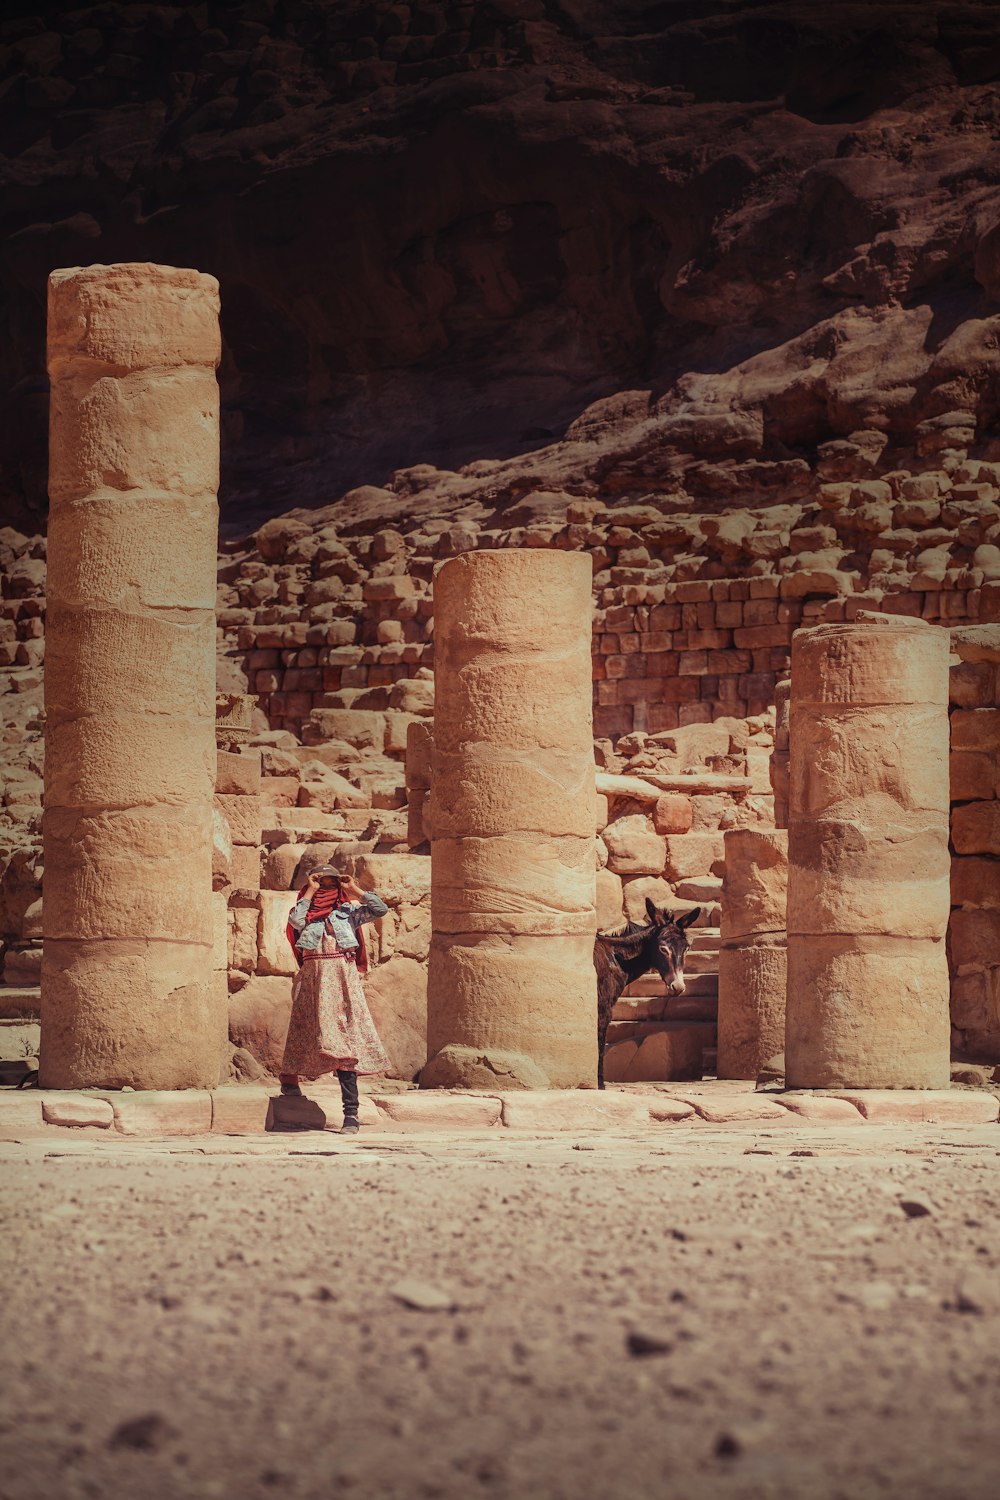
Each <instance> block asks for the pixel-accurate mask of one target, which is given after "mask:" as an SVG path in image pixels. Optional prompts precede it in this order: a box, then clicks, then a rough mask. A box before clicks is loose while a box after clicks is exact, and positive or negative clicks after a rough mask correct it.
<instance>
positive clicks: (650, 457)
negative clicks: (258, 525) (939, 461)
mask: <svg viewBox="0 0 1000 1500" xmlns="http://www.w3.org/2000/svg"><path fill="white" fill-rule="evenodd" d="M6 15H7V19H6V21H5V22H4V23H3V26H2V28H0V37H2V41H3V59H2V71H3V80H2V84H0V119H2V133H3V152H4V155H3V158H2V160H0V169H2V184H3V195H2V213H0V234H2V240H0V265H2V274H3V282H4V287H5V290H4V293H3V301H2V307H0V315H2V323H3V331H4V338H3V340H2V348H0V385H2V391H3V399H4V403H5V407H6V413H5V415H6V416H7V418H8V422H7V423H6V427H7V431H8V437H7V439H6V441H5V448H4V451H3V453H2V459H3V479H2V485H3V489H2V493H3V504H4V506H5V507H6V508H7V509H9V510H10V512H11V515H12V516H13V517H14V518H15V519H17V520H19V521H20V522H21V523H22V524H23V523H24V521H25V518H26V516H29V517H30V511H31V510H32V509H34V510H35V511H36V512H39V513H40V511H41V509H42V508H43V506H44V488H45V485H44V475H45V443H44V434H45V406H46V394H45V380H44V290H45V280H46V276H47V274H48V272H49V271H50V270H51V269H52V268H54V267H56V266H60V265H72V264H78V263H81V262H90V261H115V260H128V259H140V260H157V261H166V262H175V263H180V264H185V265H195V266H197V267H199V268H200V269H202V270H205V271H210V272H212V273H214V274H215V275H216V276H218V278H219V280H220V282H221V284H222V292H223V323H224V332H225V340H226V354H225V360H224V365H223V368H222V371H221V380H222V388H223V402H224V408H225V414H226V416H225V440H224V452H225V485H224V495H223V500H224V505H225V506H226V508H227V512H228V515H229V517H230V519H231V522H232V524H233V525H234V526H235V527H239V526H242V527H243V528H244V529H246V526H247V524H248V522H250V521H253V522H258V521H259V520H260V519H261V518H262V517H263V516H264V515H266V514H274V513H278V512H280V511H283V510H287V509H288V508H289V507H290V506H292V505H303V504H304V505H309V506H312V505H319V504H324V503H328V502H331V501H334V500H336V499H337V498H338V497H339V496H340V495H341V494H342V493H343V492H344V491H345V490H347V489H348V488H350V487H351V486H355V485H358V484H361V483H373V484H379V485H382V484H384V483H385V482H386V480H387V479H389V476H390V475H391V474H392V472H393V471H394V470H396V469H400V468H408V469H412V468H413V467H414V466H415V465H418V464H430V465H434V466H436V467H437V468H439V469H442V470H446V471H450V470H456V469H462V468H463V467H464V466H467V465H470V464H471V465H472V467H471V469H470V470H469V471H468V473H466V474H464V475H463V476H462V480H463V485H462V487H463V488H467V487H468V482H471V484H472V487H473V488H475V487H477V486H480V487H482V488H483V489H485V490H488V491H489V492H490V498H491V499H494V500H496V499H499V500H500V501H501V502H502V501H503V500H504V499H505V498H506V497H511V498H516V497H517V496H518V495H519V494H523V493H524V492H525V491H526V490H529V489H532V488H537V487H538V484H539V479H540V478H543V479H544V480H545V482H546V483H548V484H555V483H558V484H559V485H560V486H561V487H562V488H568V489H570V490H572V491H575V492H577V493H581V494H587V493H595V492H596V493H600V494H601V495H602V496H605V497H608V496H610V497H615V496H623V497H627V498H629V499H633V500H635V499H639V498H643V497H650V496H652V497H653V499H654V503H655V500H656V497H657V496H659V497H670V498H671V500H672V503H673V502H677V501H678V500H679V501H680V502H682V503H683V504H684V505H685V506H691V507H692V508H694V509H695V510H702V511H704V510H713V509H724V508H730V507H733V506H738V505H741V504H748V503H751V504H752V503H757V504H760V503H762V496H766V497H767V503H774V502H778V501H781V500H784V499H795V498H796V497H797V496H799V495H801V494H802V493H804V492H805V490H806V489H807V488H808V486H809V483H810V478H811V468H812V466H813V464H814V462H815V459H816V453H817V448H819V447H820V446H821V445H822V444H824V443H830V442H831V441H834V442H836V441H838V440H842V439H847V438H849V437H850V438H851V439H852V443H853V446H854V448H857V447H858V446H859V444H860V446H861V447H862V448H865V445H867V449H866V451H869V452H870V453H871V454H872V456H873V463H875V464H881V466H882V467H883V468H884V467H886V466H887V465H889V464H891V463H895V462H896V461H897V458H898V455H899V453H900V452H901V453H902V454H903V459H902V461H903V462H905V455H906V454H907V453H908V452H909V453H912V452H913V451H914V450H916V451H917V453H918V454H924V455H929V454H931V453H934V452H937V451H941V450H947V449H948V448H961V449H965V450H966V451H970V450H971V451H973V452H978V453H979V454H980V456H982V457H984V458H990V457H993V456H994V454H993V453H992V452H991V451H990V449H989V441H990V428H991V424H992V423H993V422H994V419H995V416H996V411H997V405H998V399H1000V354H998V334H1000V147H998V145H997V143H996V136H997V127H998V125H1000V91H998V89H997V86H996V79H997V77H998V74H1000V20H998V17H997V13H996V9H995V6H994V5H993V4H992V3H990V0H965V3H961V0H954V3H938V0H927V3H924V4H922V5H913V4H909V3H906V0H830V3H828V4H825V5H823V6H822V7H817V6H813V5H809V4H805V3H802V0H797V3H796V0H786V3H772V4H767V3H764V4H760V3H754V0H729V3H726V4H720V3H699V0H690V3H676V4H675V3H671V4H666V3H664V4H658V3H650V0H617V3H614V0H478V3H476V4H471V3H459V0H447V3H444V0H443V3H432V0H417V3H412V4H385V3H381V0H369V3H358V0H340V3H337V4H330V3H319V0H234V3H223V0H207V3H201V4H173V5H171V4H162V5H147V4H129V5H124V4H115V3H105V4H98V5H92V6H86V7H81V8H79V9H68V8H67V7H66V6H64V5H54V4H50V5H45V4H39V3H35V4H34V5H31V6H30V7H29V6H28V5H21V4H17V3H13V4H9V5H8V6H7V8H6ZM858 433H861V434H864V436H862V437H860V438H859V437H857V436H854V435H856V434H858ZM825 451H826V458H827V461H828V462H832V461H833V459H834V458H835V456H836V455H835V452H833V451H831V450H825ZM477 460H478V461H487V462H481V463H478V464H477V462H476V461H477ZM439 481H440V483H443V484H445V485H446V486H448V487H451V488H454V485H455V481H454V478H453V477H448V476H437V477H435V475H434V474H433V473H432V472H429V471H424V477H423V480H422V487H423V488H424V489H427V488H428V487H430V488H434V487H435V486H436V485H437V484H438V483H439ZM404 488H405V486H404ZM410 488H411V490H412V489H413V486H412V485H411V486H410ZM32 529H35V528H32Z"/></svg>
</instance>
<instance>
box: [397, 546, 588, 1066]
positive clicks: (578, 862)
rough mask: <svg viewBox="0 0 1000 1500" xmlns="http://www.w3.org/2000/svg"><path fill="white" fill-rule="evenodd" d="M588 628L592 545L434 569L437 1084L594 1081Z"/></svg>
mask: <svg viewBox="0 0 1000 1500" xmlns="http://www.w3.org/2000/svg"><path fill="white" fill-rule="evenodd" d="M590 636H591V564H590V559H589V557H587V556H586V555H584V554H574V553H564V552H549V551H541V550H539V551H527V550H526V551H510V552H476V553H466V554H464V555H463V556H461V557H456V558H453V559H452V560H451V561H450V562H448V563H446V564H445V566H444V567H443V568H442V569H441V571H440V573H439V574H438V576H437V579H436V582H435V586H434V641H435V709H434V750H433V758H432V770H433V774H432V777H431V791H430V794H429V807H430V834H431V859H432V865H431V920H432V924H433V936H432V941H431V951H430V966H429V973H428V1017H427V1042H428V1056H429V1062H428V1064H427V1066H426V1067H425V1068H424V1070H423V1072H422V1074H421V1083H422V1084H423V1085H424V1086H425V1087H470V1088H493V1089H495V1088H497V1087H507V1088H575V1087H578V1086H580V1085H581V1084H594V1083H595V1082H596V1073H597V987H596V979H595V974H594V965H593V946H594V934H595V930H596V925H597V918H596V911H595V858H594V806H595V790H594V753H593V729H592V718H591V692H592V689H591V675H590V672H591V669H590Z"/></svg>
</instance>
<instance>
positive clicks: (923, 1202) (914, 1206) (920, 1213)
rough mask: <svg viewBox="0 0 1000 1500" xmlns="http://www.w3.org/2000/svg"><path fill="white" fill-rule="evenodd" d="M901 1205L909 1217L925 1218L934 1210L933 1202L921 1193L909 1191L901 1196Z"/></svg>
mask: <svg viewBox="0 0 1000 1500" xmlns="http://www.w3.org/2000/svg"><path fill="white" fill-rule="evenodd" d="M899 1206H900V1208H901V1209H902V1210H903V1212H904V1214H905V1215H906V1217H907V1218H908V1219H923V1218H926V1217H927V1216H928V1215H929V1214H932V1213H933V1212H934V1207H933V1204H932V1203H931V1202H930V1200H929V1199H927V1198H924V1197H922V1196H921V1195H920V1194H919V1193H908V1194H907V1195H906V1197H904V1198H900V1200H899Z"/></svg>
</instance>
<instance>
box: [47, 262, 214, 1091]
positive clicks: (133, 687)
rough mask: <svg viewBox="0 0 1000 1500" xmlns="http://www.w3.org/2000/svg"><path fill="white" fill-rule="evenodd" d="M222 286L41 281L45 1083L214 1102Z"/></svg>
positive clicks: (104, 273)
mask: <svg viewBox="0 0 1000 1500" xmlns="http://www.w3.org/2000/svg"><path fill="white" fill-rule="evenodd" d="M218 315H219V298H218V286H217V284H216V282H215V281H214V279H213V278H212V277H210V276H203V275H200V274H199V273H198V272H196V271H188V270H178V269H175V268H172V267H166V266H151V265H118V266H91V267H88V268H86V269H82V270H79V269H78V270H68V271H60V272H57V273H55V274H54V275H53V276H52V278H51V283H50V307H49V370H50V374H51V379H52V428H51V454H50V468H49V490H50V496H51V503H52V511H51V516H50V522H49V571H48V615H47V625H48V630H47V646H48V659H47V664H46V674H45V708H46V718H47V724H46V749H47V754H46V763H45V863H46V878H45V907H44V924H45V950H44V961H43V967H42V1050H41V1054H40V1069H41V1081H42V1084H43V1085H44V1086H46V1087H49V1088H53V1087H55V1088H60V1087H65V1088H72V1087H80V1086H98V1085H100V1086H104V1087H114V1086H120V1085H123V1084H129V1085H131V1086H133V1087H138V1088H147V1089H149V1088H152V1089H158V1088H183V1087H187V1088H199V1087H205V1086H207V1085H209V1084H212V1083H215V1082H216V1081H217V1078H218V1067H219V1056H220V1052H221V1047H222V1041H223V1039H224V1036H225V1011H224V1009H223V1008H222V1007H221V1006H220V1004H219V990H218V987H217V986H215V985H213V973H212V970H213V965H212V945H213V927H212V908H211V890H212V789H213V782H214V774H215V617H214V609H213V605H214V593H215V577H214V574H215V551H216V533H217V524H218V507H217V503H216V489H217V486H218V462H219V429H218V388H217V385H216V380H215V367H216V364H217V362H218V359H219V323H218Z"/></svg>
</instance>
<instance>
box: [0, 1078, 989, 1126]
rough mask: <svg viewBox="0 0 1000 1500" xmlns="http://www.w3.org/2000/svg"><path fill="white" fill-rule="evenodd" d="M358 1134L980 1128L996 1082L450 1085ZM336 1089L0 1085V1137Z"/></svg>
mask: <svg viewBox="0 0 1000 1500" xmlns="http://www.w3.org/2000/svg"><path fill="white" fill-rule="evenodd" d="M360 1119H361V1123H362V1125H363V1126H365V1127H366V1129H368V1130H371V1129H374V1130H383V1131H393V1132H398V1131H411V1130H443V1131H455V1130H493V1129H506V1130H515V1131H517V1130H530V1131H533V1132H536V1133H538V1134H543V1135H545V1134H551V1133H554V1132H559V1131H566V1130H572V1131H578V1132H579V1131H584V1132H585V1131H607V1130H618V1131H622V1130H624V1131H628V1132H635V1131H640V1130H641V1131H645V1130H650V1132H651V1133H654V1134H655V1133H658V1132H659V1129H660V1127H661V1126H662V1125H667V1124H670V1125H674V1124H681V1125H687V1126H694V1127H697V1128H699V1129H700V1128H705V1127H711V1126H713V1125H729V1126H741V1125H747V1126H750V1127H751V1128H755V1127H757V1126H766V1127H767V1128H768V1129H770V1128H773V1127H784V1126H794V1125H796V1124H800V1125H801V1124H802V1123H804V1122H808V1123H809V1124H812V1125H823V1124H830V1125H845V1124H855V1125H865V1124H868V1123H871V1124H876V1123H877V1124H880V1125H881V1124H921V1125H926V1124H933V1125H939V1126H949V1125H989V1124H994V1123H997V1122H998V1121H1000V1089H998V1090H997V1091H993V1090H992V1089H989V1088H983V1089H971V1088H970V1089H941V1090H910V1089H899V1090H889V1089H884V1090H883V1089H873V1090H869V1091H859V1090H851V1089H842V1090H830V1091H826V1092H816V1093H806V1092H801V1091H784V1092H781V1091H776V1090H770V1089H767V1090H755V1089H754V1087H753V1085H752V1084H751V1083H744V1082H742V1081H735V1082H730V1081H727V1082H722V1081H718V1082H715V1081H712V1082H706V1083H690V1084H683V1083H677V1084H631V1085H628V1084H627V1085H624V1086H617V1087H611V1088H608V1089H606V1090H605V1091H604V1092H598V1091H597V1090H596V1089H564V1090H555V1089H554V1090H540V1091H537V1092H528V1091H522V1092H514V1093H496V1094H481V1093H466V1092H462V1091H460V1090H443V1089H442V1090H434V1091H433V1092H429V1091H420V1090H417V1089H407V1090H403V1091H401V1092H398V1093H380V1092H378V1091H373V1092H372V1093H369V1094H362V1096H361V1114H360ZM341 1123H342V1114H341V1107H340V1090H339V1088H338V1087H337V1086H336V1085H334V1086H333V1087H331V1086H330V1085H328V1084H316V1085H312V1086H310V1087H309V1089H308V1093H307V1096H306V1097H305V1098H303V1099H283V1098H281V1096H280V1095H279V1094H278V1093H277V1091H276V1089H273V1088H261V1087H256V1086H246V1087H243V1086H234V1087H229V1088H220V1089H214V1090H201V1089H191V1090H180V1091H177V1092H175V1093H171V1092H162V1091H155V1090H153V1091H149V1092H135V1091H131V1090H126V1091H121V1092H118V1091H113V1090H101V1089H94V1090H78V1091H72V1090H65V1091H61V1090H55V1089H43V1090H39V1089H30V1090H29V1089H25V1090H11V1089H4V1090H0V1140H8V1141H10V1140H21V1139H25V1138H28V1137H37V1136H39V1135H43V1134H48V1133H50V1132H52V1131H53V1130H57V1129H76V1130H84V1131H87V1132H88V1133H91V1132H93V1133H97V1132H104V1131H108V1132H112V1133H117V1134H120V1135H126V1136H143V1137H149V1138H162V1137H171V1136H194V1135H208V1134H217V1135H262V1134H265V1133H274V1132H277V1133H285V1132H288V1133H295V1132H297V1131H311V1130H339V1129H340V1126H341Z"/></svg>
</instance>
